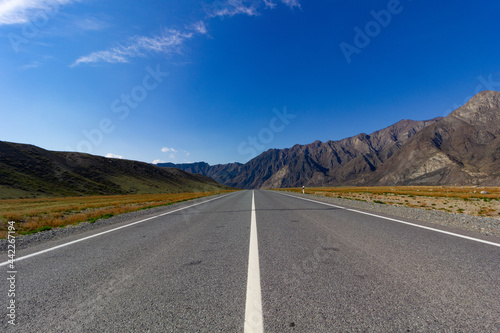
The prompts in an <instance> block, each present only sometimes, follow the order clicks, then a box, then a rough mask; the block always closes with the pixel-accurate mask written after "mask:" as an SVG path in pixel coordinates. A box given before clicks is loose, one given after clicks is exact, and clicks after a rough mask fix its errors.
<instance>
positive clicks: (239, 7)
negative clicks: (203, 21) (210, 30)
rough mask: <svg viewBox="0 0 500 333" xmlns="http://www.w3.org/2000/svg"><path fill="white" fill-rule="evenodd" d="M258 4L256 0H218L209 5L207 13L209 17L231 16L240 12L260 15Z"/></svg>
mask: <svg viewBox="0 0 500 333" xmlns="http://www.w3.org/2000/svg"><path fill="white" fill-rule="evenodd" d="M258 5H259V2H258V1H254V0H226V1H216V2H214V3H213V4H212V5H211V6H209V7H207V15H208V16H209V17H224V16H229V17H231V16H234V15H238V14H245V15H248V16H256V15H258V11H257V7H258Z"/></svg>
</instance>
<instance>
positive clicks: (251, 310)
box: [245, 191, 264, 333]
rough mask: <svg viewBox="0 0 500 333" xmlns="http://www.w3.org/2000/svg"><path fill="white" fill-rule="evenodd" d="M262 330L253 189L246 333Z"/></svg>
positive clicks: (258, 332)
mask: <svg viewBox="0 0 500 333" xmlns="http://www.w3.org/2000/svg"><path fill="white" fill-rule="evenodd" d="M262 332H264V319H263V317H262V296H261V291H260V269H259V244H258V241H257V219H256V217H255V194H254V191H252V218H251V222H250V250H249V255H248V279H247V301H246V306H245V333H262Z"/></svg>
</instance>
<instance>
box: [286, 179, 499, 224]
mask: <svg viewBox="0 0 500 333" xmlns="http://www.w3.org/2000/svg"><path fill="white" fill-rule="evenodd" d="M286 190H287V191H293V192H299V193H302V189H301V188H292V189H286ZM482 191H486V192H488V193H487V194H484V193H483V194H482V193H481V192H482ZM306 193H309V194H318V195H324V196H330V197H337V198H343V199H353V200H360V201H367V202H375V203H382V204H389V205H401V206H408V207H415V208H422V209H429V210H442V211H446V212H452V213H463V214H469V215H475V216H491V217H500V187H462V186H459V187H451V186H376V187H318V188H306Z"/></svg>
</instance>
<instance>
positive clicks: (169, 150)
mask: <svg viewBox="0 0 500 333" xmlns="http://www.w3.org/2000/svg"><path fill="white" fill-rule="evenodd" d="M161 152H162V153H168V152H172V153H177V150H175V149H174V148H168V147H163V148H162V149H161Z"/></svg>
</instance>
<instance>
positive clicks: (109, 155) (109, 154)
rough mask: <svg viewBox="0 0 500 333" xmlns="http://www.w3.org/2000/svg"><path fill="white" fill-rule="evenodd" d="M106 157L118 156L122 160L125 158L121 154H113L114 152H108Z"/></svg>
mask: <svg viewBox="0 0 500 333" xmlns="http://www.w3.org/2000/svg"><path fill="white" fill-rule="evenodd" d="M106 157H107V158H118V159H120V160H122V159H123V156H121V155H115V154H112V153H107V154H106Z"/></svg>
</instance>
